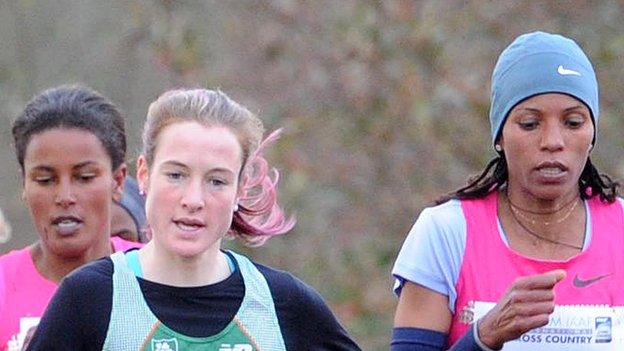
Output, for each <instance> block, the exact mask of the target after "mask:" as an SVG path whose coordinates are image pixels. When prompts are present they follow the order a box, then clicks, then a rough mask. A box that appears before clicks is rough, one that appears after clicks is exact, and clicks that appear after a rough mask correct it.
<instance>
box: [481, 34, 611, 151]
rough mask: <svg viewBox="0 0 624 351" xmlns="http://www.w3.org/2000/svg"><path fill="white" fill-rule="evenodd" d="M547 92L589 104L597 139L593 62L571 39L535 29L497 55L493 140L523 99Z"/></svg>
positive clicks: (493, 92)
mask: <svg viewBox="0 0 624 351" xmlns="http://www.w3.org/2000/svg"><path fill="white" fill-rule="evenodd" d="M544 93H563V94H567V95H570V96H573V97H575V98H577V99H578V100H580V101H582V102H583V103H584V104H585V105H587V107H588V108H589V110H590V112H591V115H592V121H593V123H594V140H595V138H596V128H597V124H598V123H597V122H598V116H599V112H600V111H599V106H598V82H597V81H596V74H595V73H594V68H593V67H592V64H591V62H590V61H589V59H588V58H587V56H586V55H585V53H584V52H583V50H582V49H581V48H580V47H579V46H578V44H576V42H574V40H572V39H568V38H566V37H563V36H561V35H558V34H550V33H544V32H533V33H527V34H523V35H521V36H519V37H517V38H516V40H514V41H513V43H511V44H510V45H509V46H508V47H507V48H505V50H503V52H502V53H501V55H500V57H499V58H498V62H497V63H496V67H494V73H493V74H492V99H491V106H490V124H491V128H492V143H493V144H496V141H497V140H498V139H499V137H500V134H501V131H502V129H503V125H504V124H505V120H506V119H507V116H508V115H509V112H510V111H511V110H512V109H513V108H514V107H515V106H516V105H517V104H519V103H520V102H522V101H523V100H526V99H527V98H530V97H532V96H535V95H539V94H544Z"/></svg>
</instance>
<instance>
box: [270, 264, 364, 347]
mask: <svg viewBox="0 0 624 351" xmlns="http://www.w3.org/2000/svg"><path fill="white" fill-rule="evenodd" d="M258 269H259V270H260V271H261V272H262V274H263V275H264V276H265V278H266V279H267V282H268V283H269V287H270V289H271V294H272V295H273V301H275V310H276V313H277V317H278V320H279V323H280V328H281V330H282V336H283V337H284V342H285V343H286V349H287V350H360V348H359V347H358V345H357V344H356V343H355V342H354V341H353V340H352V339H351V338H350V337H349V335H348V334H347V332H346V331H345V329H344V328H343V327H342V326H341V325H340V323H339V322H338V320H337V319H336V317H335V316H334V314H333V313H332V312H331V310H330V309H329V307H328V306H327V304H326V303H325V301H323V298H322V297H321V295H320V294H319V293H318V292H316V290H314V289H313V288H312V287H310V286H308V285H306V284H305V283H304V282H302V281H301V280H299V279H297V278H295V277H294V276H293V275H291V274H289V273H286V272H281V271H277V270H273V269H270V268H267V267H264V266H262V265H258Z"/></svg>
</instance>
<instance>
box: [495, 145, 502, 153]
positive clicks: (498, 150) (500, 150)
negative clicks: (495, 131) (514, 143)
mask: <svg viewBox="0 0 624 351" xmlns="http://www.w3.org/2000/svg"><path fill="white" fill-rule="evenodd" d="M494 150H496V151H497V152H502V151H503V147H502V146H500V144H496V145H494Z"/></svg>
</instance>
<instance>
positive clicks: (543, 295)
mask: <svg viewBox="0 0 624 351" xmlns="http://www.w3.org/2000/svg"><path fill="white" fill-rule="evenodd" d="M554 300H555V292H554V291H553V289H533V290H519V289H514V290H511V291H510V292H509V294H508V304H520V303H535V302H549V301H550V302H552V301H554Z"/></svg>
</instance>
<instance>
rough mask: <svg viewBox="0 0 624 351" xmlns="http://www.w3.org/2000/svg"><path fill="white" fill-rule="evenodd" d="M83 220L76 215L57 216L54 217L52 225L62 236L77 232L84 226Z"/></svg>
mask: <svg viewBox="0 0 624 351" xmlns="http://www.w3.org/2000/svg"><path fill="white" fill-rule="evenodd" d="M82 223H83V222H82V220H81V219H80V218H79V217H76V216H71V215H70V216H57V217H54V218H53V219H52V226H53V227H54V228H55V229H56V232H57V233H58V234H59V235H61V236H68V235H73V234H75V233H76V232H77V231H78V229H80V227H81V226H82Z"/></svg>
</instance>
